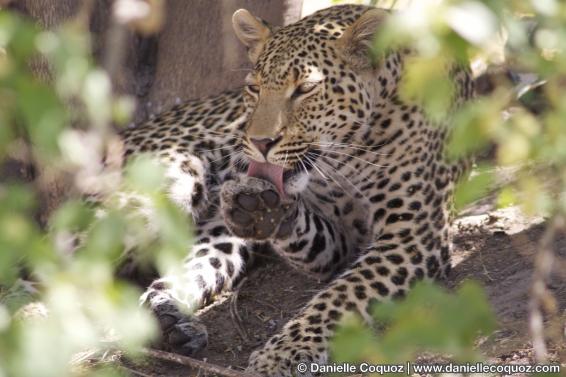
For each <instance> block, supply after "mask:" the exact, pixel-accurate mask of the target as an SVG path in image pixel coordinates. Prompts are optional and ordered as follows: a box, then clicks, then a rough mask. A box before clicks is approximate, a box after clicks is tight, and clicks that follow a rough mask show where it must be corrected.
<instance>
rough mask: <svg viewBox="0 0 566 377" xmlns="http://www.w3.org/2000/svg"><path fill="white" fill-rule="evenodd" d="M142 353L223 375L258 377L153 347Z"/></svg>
mask: <svg viewBox="0 0 566 377" xmlns="http://www.w3.org/2000/svg"><path fill="white" fill-rule="evenodd" d="M143 353H144V354H146V355H147V356H150V357H153V358H156V359H159V360H166V361H171V362H173V363H177V364H181V365H185V366H188V367H191V368H199V369H202V370H205V371H207V372H210V373H215V374H218V375H220V376H224V377H259V376H258V375H257V374H254V373H250V372H239V371H237V370H233V369H228V368H224V367H221V366H219V365H215V364H211V363H208V362H206V361H201V360H197V359H193V358H192V357H187V356H181V355H177V354H174V353H169V352H164V351H158V350H153V349H144V350H143Z"/></svg>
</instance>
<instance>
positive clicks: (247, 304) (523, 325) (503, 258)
mask: <svg viewBox="0 0 566 377" xmlns="http://www.w3.org/2000/svg"><path fill="white" fill-rule="evenodd" d="M454 227H455V233H456V237H455V253H454V255H453V265H454V268H453V271H452V274H451V276H450V278H449V280H447V281H446V282H444V284H445V285H446V286H447V287H449V288H453V287H457V286H458V285H459V284H460V283H461V282H462V281H464V280H467V279H473V280H475V281H477V282H479V283H480V284H482V285H483V286H484V287H485V290H486V292H487V295H488V297H489V300H490V302H491V305H492V307H493V310H494V312H495V313H496V315H497V318H498V322H499V328H498V330H497V331H496V332H495V333H494V334H492V335H491V336H490V337H488V338H487V339H486V340H484V341H482V342H481V344H480V345H479V346H478V348H479V350H480V351H481V352H482V354H484V355H485V357H486V358H487V359H489V360H490V361H492V362H533V352H532V347H531V345H530V342H529V331H528V300H529V290H530V282H531V277H532V272H533V255H534V253H535V252H536V251H537V248H538V245H537V242H538V240H539V239H540V237H541V235H542V234H543V232H544V224H543V221H542V219H527V218H525V217H524V216H522V215H521V213H520V211H519V210H518V209H517V208H514V207H511V208H507V209H502V210H491V209H490V205H489V203H487V204H486V203H478V204H476V205H474V206H472V207H471V208H469V209H468V210H467V211H466V212H465V213H464V214H462V215H461V216H460V217H459V218H458V220H457V221H456V222H455V224H454ZM554 246H555V251H556V253H557V254H558V255H559V256H561V257H563V258H566V234H559V235H558V237H557V238H556V240H555V245H554ZM557 270H559V269H558V268H557ZM565 270H566V269H564V268H562V272H564V271H565ZM565 282H566V275H565V274H562V275H559V274H558V273H556V274H555V275H554V276H553V278H552V281H551V282H550V290H551V291H552V293H553V294H554V297H555V298H556V303H557V307H558V313H560V314H561V316H562V319H561V320H560V321H559V323H560V326H561V329H559V332H560V333H562V334H563V333H564V324H565V321H564V318H565V316H564V313H566V284H565ZM323 286H324V284H323V283H321V282H317V281H313V280H311V279H309V278H308V277H307V276H305V275H303V274H301V273H300V272H297V271H295V270H293V269H292V268H291V267H289V266H287V265H286V264H285V263H284V262H283V261H282V260H279V259H278V258H277V257H275V256H267V257H266V258H264V260H263V261H261V262H260V263H259V265H258V266H256V268H254V269H253V271H251V272H250V273H249V275H248V278H247V280H245V281H244V282H243V284H242V286H241V289H240V291H239V294H238V297H237V300H236V301H235V302H236V304H237V308H235V309H236V310H237V313H238V314H239V316H240V317H241V320H242V324H243V331H238V329H237V326H235V323H234V320H233V318H232V317H233V314H231V311H230V303H231V302H234V300H233V298H232V297H231V296H228V297H224V298H223V299H221V300H220V302H218V303H216V304H214V305H213V306H212V307H209V308H206V309H205V310H203V311H202V313H201V314H200V316H201V318H202V319H203V321H204V323H205V324H206V325H207V328H208V331H209V342H210V345H209V348H208V350H207V351H206V352H205V354H204V355H202V358H203V359H205V360H207V361H208V362H211V363H214V364H217V365H222V366H225V367H231V368H234V369H242V368H244V367H245V365H246V363H247V359H248V357H249V355H250V353H251V352H252V351H253V350H254V349H256V348H257V347H260V346H261V345H262V344H263V343H264V342H265V341H266V340H267V339H268V338H269V337H270V336H271V335H273V334H274V333H275V332H277V331H278V330H279V329H280V328H281V326H282V325H283V324H284V323H285V322H286V321H287V320H289V319H290V318H291V317H292V316H293V314H294V313H296V312H297V311H298V310H299V309H300V308H301V306H302V305H303V304H304V303H306V302H307V301H308V300H309V298H310V297H312V295H313V294H314V292H316V291H317V290H318V289H320V288H321V287H323ZM232 305H234V304H233V303H232ZM232 312H234V308H233V310H232ZM550 351H551V355H552V359H553V360H554V361H561V362H562V363H563V367H564V363H565V362H566V345H565V344H564V343H562V344H553V345H551V347H550ZM133 368H134V369H138V370H139V368H142V369H141V370H143V374H140V375H151V376H167V377H181V376H184V377H186V376H195V375H197V371H194V370H190V369H189V368H187V367H183V366H179V365H176V364H169V363H166V362H160V361H154V360H148V361H147V363H144V365H143V366H142V365H136V366H133ZM201 375H203V374H202V373H201Z"/></svg>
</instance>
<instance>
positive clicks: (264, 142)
mask: <svg viewBox="0 0 566 377" xmlns="http://www.w3.org/2000/svg"><path fill="white" fill-rule="evenodd" d="M281 138H282V136H278V137H276V138H270V137H267V138H262V139H255V138H250V141H251V142H252V144H253V145H254V146H255V147H256V148H257V150H258V151H259V152H260V153H261V154H262V155H263V156H264V157H267V154H268V153H269V151H270V150H271V149H272V148H273V147H274V146H275V145H276V144H277V143H278V142H279V141H281Z"/></svg>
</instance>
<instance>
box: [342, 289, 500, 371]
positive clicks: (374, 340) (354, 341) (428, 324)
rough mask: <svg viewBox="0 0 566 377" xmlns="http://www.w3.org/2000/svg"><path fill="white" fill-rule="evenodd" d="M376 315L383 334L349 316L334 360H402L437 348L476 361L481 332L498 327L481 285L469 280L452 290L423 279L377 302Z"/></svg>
mask: <svg viewBox="0 0 566 377" xmlns="http://www.w3.org/2000/svg"><path fill="white" fill-rule="evenodd" d="M373 317H374V319H375V321H376V324H377V325H378V326H380V327H381V330H382V331H380V332H379V335H375V334H374V333H372V332H368V331H367V327H366V325H364V324H362V322H360V321H359V320H357V318H356V317H354V316H351V317H349V318H347V319H346V320H345V321H344V323H343V326H342V327H340V329H339V331H338V332H337V334H336V337H335V339H334V342H333V343H332V355H333V359H334V360H336V361H338V362H345V361H350V362H362V361H366V362H371V363H374V364H395V365H397V364H399V363H401V364H404V363H406V362H407V361H408V360H415V359H416V358H417V356H419V355H420V354H421V353H422V352H437V353H445V354H450V355H451V356H452V357H453V359H454V360H456V361H459V362H471V361H476V360H479V355H477V354H476V353H475V352H474V350H473V346H474V344H475V341H476V339H477V337H478V336H479V335H482V334H483V335H489V334H490V333H491V331H493V330H494V328H495V319H494V316H493V313H492V312H491V309H490V307H489V304H488V302H487V298H486V297H485V294H484V292H483V290H482V288H481V287H479V286H478V285H476V284H474V283H470V282H467V283H464V284H463V285H462V286H461V287H460V288H459V289H458V290H457V291H456V292H455V293H453V294H451V293H447V292H446V291H444V290H442V289H441V288H439V287H438V286H435V285H433V284H431V283H418V284H416V285H415V287H414V288H413V289H412V290H411V291H410V292H409V293H408V294H407V296H406V297H405V298H404V299H403V300H399V301H393V302H385V303H379V304H376V305H374V310H373Z"/></svg>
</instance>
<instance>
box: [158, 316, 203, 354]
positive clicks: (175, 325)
mask: <svg viewBox="0 0 566 377" xmlns="http://www.w3.org/2000/svg"><path fill="white" fill-rule="evenodd" d="M156 314H157V313H156ZM157 320H158V322H159V325H160V327H161V332H162V336H161V347H162V348H164V349H165V350H167V351H171V352H175V353H178V354H181V355H186V356H194V355H196V354H198V353H199V352H200V351H202V350H204V349H205V348H206V346H207V345H208V332H207V331H206V327H205V326H204V325H203V324H202V323H201V322H200V321H199V320H198V319H197V318H194V317H187V316H184V315H183V314H181V313H179V312H176V313H175V312H169V313H159V314H157Z"/></svg>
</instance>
